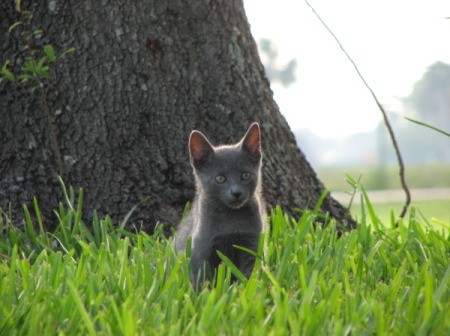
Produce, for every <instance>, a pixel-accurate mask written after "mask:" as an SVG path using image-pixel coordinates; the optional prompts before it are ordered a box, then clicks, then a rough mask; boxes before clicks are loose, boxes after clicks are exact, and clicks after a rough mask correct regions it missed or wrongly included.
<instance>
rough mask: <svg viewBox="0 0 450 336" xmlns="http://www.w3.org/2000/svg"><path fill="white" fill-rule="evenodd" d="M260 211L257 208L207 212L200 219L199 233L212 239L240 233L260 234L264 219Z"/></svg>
mask: <svg viewBox="0 0 450 336" xmlns="http://www.w3.org/2000/svg"><path fill="white" fill-rule="evenodd" d="M258 210H259V209H257V208H255V209H253V208H248V209H239V210H232V211H231V210H229V211H223V212H221V211H217V210H214V209H211V210H209V211H206V210H205V211H203V213H202V214H201V216H200V217H199V222H198V226H199V227H198V229H199V230H198V232H201V233H203V234H205V235H207V236H210V237H213V236H222V235H230V234H239V233H255V234H259V233H260V232H261V230H262V218H261V216H260V213H259V211H258Z"/></svg>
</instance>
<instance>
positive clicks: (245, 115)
mask: <svg viewBox="0 0 450 336" xmlns="http://www.w3.org/2000/svg"><path fill="white" fill-rule="evenodd" d="M12 3H13V2H12V1H7V2H4V1H3V2H2V3H1V4H0V15H1V20H0V29H1V32H0V33H1V44H0V47H1V50H2V54H1V55H2V59H1V60H0V61H1V62H2V63H3V62H5V60H10V61H11V63H10V68H11V69H12V70H15V71H18V69H20V66H21V65H22V64H23V62H24V58H25V55H24V53H23V52H22V51H21V48H23V43H21V42H20V35H19V34H20V32H21V30H20V29H19V28H17V29H15V30H13V31H12V33H8V28H9V27H10V26H11V25H12V24H13V23H14V22H16V21H17V20H20V19H21V18H22V16H21V15H20V14H19V13H18V12H16V11H15V10H14V8H13V4H12ZM23 6H27V8H23V10H25V9H26V10H29V11H30V12H31V13H32V14H33V19H32V20H31V21H30V30H31V31H33V30H35V29H42V30H43V34H42V35H37V36H34V38H33V44H34V46H35V47H36V48H37V49H38V48H39V47H41V46H43V45H45V44H51V45H53V47H54V48H55V50H56V51H57V52H59V53H61V52H62V51H64V50H66V49H67V48H70V47H75V48H76V52H74V53H73V54H70V55H68V56H67V57H66V58H65V59H63V60H62V61H59V62H57V63H55V64H53V65H51V73H52V79H51V80H50V81H49V82H47V83H46V86H45V89H44V90H37V91H35V92H33V93H30V91H29V90H25V89H23V88H21V87H20V86H17V85H15V84H14V83H10V82H7V81H2V82H1V83H0V111H1V112H0V125H1V126H0V146H1V148H0V152H1V156H0V207H2V208H3V209H6V208H7V206H8V204H9V202H12V205H13V209H20V204H21V203H26V202H30V201H31V200H32V197H33V196H34V195H36V196H37V198H38V200H39V203H40V205H41V208H42V209H41V210H42V211H43V213H44V215H45V216H46V220H47V225H48V226H51V218H52V217H51V209H54V208H55V207H56V206H57V202H58V200H60V199H61V195H60V188H59V185H58V183H57V175H58V174H60V175H62V177H63V180H64V181H65V182H66V184H70V185H73V186H74V187H75V188H79V187H83V188H84V189H85V202H84V213H85V214H89V213H91V212H92V210H93V209H97V211H98V212H99V213H100V215H106V214H109V215H111V216H112V217H113V218H115V219H117V220H119V219H121V218H123V217H124V216H125V214H126V213H127V212H128V211H129V210H130V209H131V208H132V207H133V205H135V204H136V203H138V202H139V201H140V200H142V199H143V198H144V197H145V196H150V198H149V201H148V202H145V203H144V204H142V205H141V206H140V207H139V208H138V210H137V211H136V212H135V213H134V215H133V217H132V221H133V222H134V223H137V224H138V225H139V223H142V226H143V228H144V229H146V230H149V231H151V230H152V228H153V227H154V225H155V223H156V222H158V221H160V222H162V223H164V224H168V225H169V226H170V225H176V224H177V223H178V221H179V219H180V216H181V213H182V209H183V208H184V206H185V204H186V202H187V201H188V200H191V199H192V198H193V196H194V182H193V176H192V172H191V168H190V166H189V161H188V150H187V143H188V136H189V133H190V131H191V130H192V129H198V130H200V131H202V132H204V133H205V134H206V135H207V136H208V137H209V139H211V140H212V141H213V142H214V143H215V144H219V143H232V142H235V141H237V140H238V139H239V138H240V136H241V135H242V134H243V133H244V132H245V130H246V129H247V128H248V126H249V125H250V123H251V122H253V121H258V122H259V123H260V126H261V129H262V140H263V152H264V161H263V163H264V174H263V177H264V195H265V198H266V200H267V204H268V205H269V206H270V207H272V206H275V205H277V204H279V205H281V206H282V207H283V208H284V209H286V210H288V211H290V210H292V209H294V208H312V207H314V205H315V204H316V202H317V201H318V199H319V197H320V195H321V193H322V192H323V190H324V187H323V185H322V183H321V182H320V181H319V180H318V178H317V176H316V174H315V172H314V170H313V169H312V168H311V166H310V165H309V163H308V162H307V160H306V158H305V156H304V155H303V153H302V152H301V151H300V149H299V148H298V147H297V145H296V141H295V138H294V136H293V134H292V132H291V131H290V129H289V126H288V124H287V122H286V120H285V119H284V118H283V116H282V115H281V114H280V112H279V109H278V107H277V105H276V103H275V101H274V99H273V95H272V92H271V90H270V85H269V82H268V81H267V79H266V77H265V74H264V68H263V66H262V64H261V61H260V59H259V56H258V52H257V47H256V44H255V41H254V39H253V37H252V36H251V33H250V29H249V24H248V21H247V18H246V16H245V13H244V8H243V3H242V0H220V1H209V0H201V1H181V0H178V1H177V0H169V1H167V0H158V1H126V0H110V1H106V0H104V1H79V0H64V1H62V0H52V1H48V2H47V1H44V2H43V1H38V2H31V4H30V3H29V2H24V3H23ZM42 92H44V94H41V93H42ZM321 210H322V212H324V213H329V214H330V216H332V217H334V218H336V219H337V220H339V221H340V222H342V223H344V224H345V225H346V228H348V229H349V228H353V227H354V225H355V223H354V222H353V221H352V220H351V219H350V218H349V217H348V215H347V213H346V210H345V209H344V208H343V207H342V206H341V205H340V204H339V203H337V202H336V201H335V200H333V199H332V198H331V197H330V196H328V197H326V198H325V200H324V202H323V204H322V209H321ZM15 213H17V211H15Z"/></svg>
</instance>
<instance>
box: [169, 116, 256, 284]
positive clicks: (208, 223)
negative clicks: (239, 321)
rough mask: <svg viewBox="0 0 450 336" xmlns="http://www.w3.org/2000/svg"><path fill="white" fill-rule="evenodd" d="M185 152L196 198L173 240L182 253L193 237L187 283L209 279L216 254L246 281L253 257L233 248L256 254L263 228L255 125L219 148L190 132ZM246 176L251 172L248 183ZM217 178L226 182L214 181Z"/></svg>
mask: <svg viewBox="0 0 450 336" xmlns="http://www.w3.org/2000/svg"><path fill="white" fill-rule="evenodd" d="M189 149H190V159H191V165H192V167H193V170H194V176H195V182H196V193H197V194H196V198H195V200H194V201H193V204H192V208H191V211H190V213H189V215H188V216H187V218H186V219H185V220H184V221H183V222H182V223H181V225H180V228H179V229H178V231H177V233H176V236H175V241H176V248H177V250H178V251H184V250H185V248H186V240H187V238H188V237H192V245H191V247H192V248H191V281H192V283H193V285H194V286H195V287H198V286H201V283H202V282H203V280H205V279H211V278H212V276H213V274H214V270H215V269H216V268H217V266H218V265H219V264H220V262H221V260H220V258H219V256H218V255H217V252H216V251H217V250H219V251H221V252H222V253H223V254H225V255H226V256H227V257H228V258H230V259H231V261H233V263H234V264H235V265H236V266H237V267H238V268H239V270H240V271H241V272H242V273H243V274H244V275H245V276H246V277H249V276H250V275H251V273H252V270H253V265H254V262H255V258H254V257H253V256H252V255H251V254H249V253H247V252H245V251H242V250H239V249H236V248H234V247H233V245H238V246H243V247H246V248H248V249H251V250H253V251H256V250H257V248H258V240H259V235H260V233H261V231H262V229H263V226H264V213H263V211H264V205H263V200H262V195H261V148H260V132H259V126H258V124H257V123H254V124H252V125H251V126H250V128H249V130H248V131H247V133H246V135H245V136H244V138H243V139H242V140H241V141H240V142H239V143H237V144H235V145H230V146H220V147H213V146H212V145H211V144H210V143H209V142H208V140H207V139H206V137H205V136H204V135H203V134H201V133H200V132H198V131H193V132H192V133H191V137H190V139H189ZM244 173H250V178H249V179H248V180H247V177H248V174H244ZM217 176H223V177H224V178H225V181H224V182H222V179H221V178H219V182H218V181H217V180H216V177H217ZM220 182H222V183H220Z"/></svg>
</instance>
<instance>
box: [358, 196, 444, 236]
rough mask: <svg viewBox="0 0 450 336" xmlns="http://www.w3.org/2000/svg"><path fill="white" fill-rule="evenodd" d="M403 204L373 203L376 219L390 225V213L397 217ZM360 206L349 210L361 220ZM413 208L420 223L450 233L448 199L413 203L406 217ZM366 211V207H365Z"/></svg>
mask: <svg viewBox="0 0 450 336" xmlns="http://www.w3.org/2000/svg"><path fill="white" fill-rule="evenodd" d="M403 205H404V202H388V203H373V204H372V206H373V208H374V209H375V212H376V214H377V217H378V218H379V219H380V222H381V223H388V224H389V225H390V223H391V220H390V217H391V211H392V212H393V214H394V217H395V216H398V215H399V214H400V213H401V211H402V209H403ZM361 208H362V206H361V204H353V205H352V208H351V212H352V215H353V216H354V217H355V218H361ZM413 208H414V211H415V213H414V216H417V217H419V218H420V222H421V223H427V224H429V225H432V226H434V227H435V229H436V230H442V229H444V230H446V231H447V232H449V231H450V199H444V200H421V201H413V202H412V205H411V208H410V211H409V212H408V214H407V216H409V215H410V214H411V209H413ZM365 210H366V211H367V207H365Z"/></svg>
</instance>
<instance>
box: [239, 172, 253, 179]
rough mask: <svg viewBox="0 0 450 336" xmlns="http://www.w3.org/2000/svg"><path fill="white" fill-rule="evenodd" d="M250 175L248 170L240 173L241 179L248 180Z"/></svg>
mask: <svg viewBox="0 0 450 336" xmlns="http://www.w3.org/2000/svg"><path fill="white" fill-rule="evenodd" d="M250 176H252V174H250V173H249V172H245V173H242V175H241V179H242V180H243V181H248V180H250Z"/></svg>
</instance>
